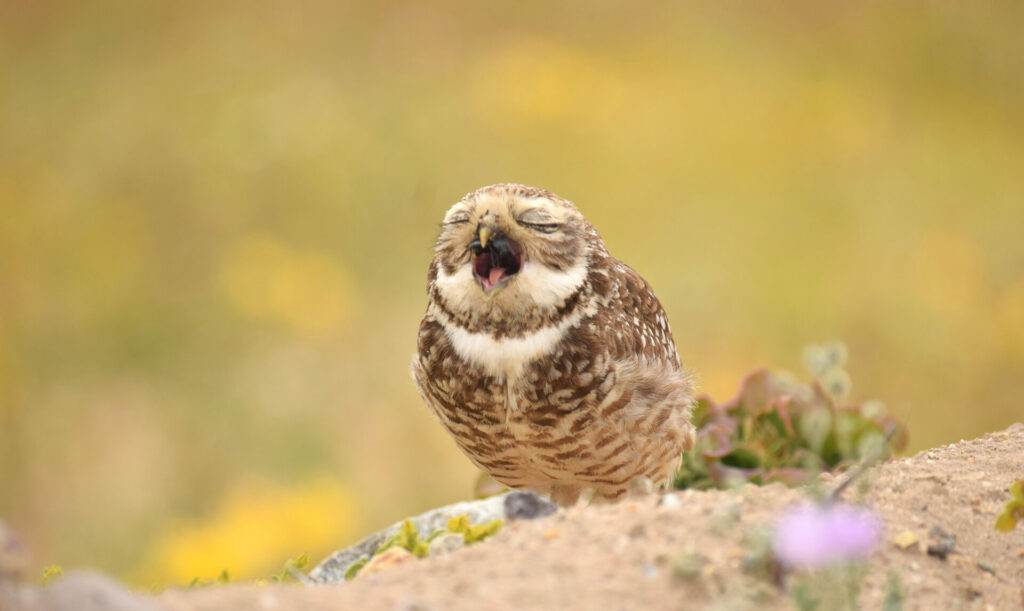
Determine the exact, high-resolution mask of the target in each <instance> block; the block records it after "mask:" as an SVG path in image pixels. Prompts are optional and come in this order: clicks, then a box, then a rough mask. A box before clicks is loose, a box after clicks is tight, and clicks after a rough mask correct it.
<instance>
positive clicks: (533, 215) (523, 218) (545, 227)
mask: <svg viewBox="0 0 1024 611" xmlns="http://www.w3.org/2000/svg"><path fill="white" fill-rule="evenodd" d="M516 221H517V222H518V223H519V224H520V225H522V226H523V227H526V228H527V229H532V230H534V231H539V232H540V233H554V232H556V231H558V223H556V222H555V219H553V218H551V217H550V216H548V215H547V214H544V213H543V212H540V211H538V210H527V211H526V212H524V213H523V214H522V215H520V216H519V218H517V219H516Z"/></svg>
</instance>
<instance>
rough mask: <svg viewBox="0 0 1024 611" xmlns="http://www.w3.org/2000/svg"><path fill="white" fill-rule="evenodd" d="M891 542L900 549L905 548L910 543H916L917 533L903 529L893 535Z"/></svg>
mask: <svg viewBox="0 0 1024 611" xmlns="http://www.w3.org/2000/svg"><path fill="white" fill-rule="evenodd" d="M892 542H893V544H894V545H896V547H898V548H900V549H907V548H908V547H910V546H911V545H916V544H917V542H918V538H917V535H915V534H914V533H913V532H911V531H909V530H905V531H903V532H901V533H900V534H898V535H896V536H895V537H893V539H892Z"/></svg>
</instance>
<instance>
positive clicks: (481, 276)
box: [469, 223, 523, 299]
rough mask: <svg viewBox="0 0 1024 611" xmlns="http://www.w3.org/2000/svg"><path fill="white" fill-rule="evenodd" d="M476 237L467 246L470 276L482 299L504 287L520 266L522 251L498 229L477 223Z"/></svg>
mask: <svg viewBox="0 0 1024 611" xmlns="http://www.w3.org/2000/svg"><path fill="white" fill-rule="evenodd" d="M476 235H477V237H476V239H474V240H473V241H472V242H470V243H469V251H470V253H471V254H472V262H471V264H472V266H473V277H474V278H476V281H477V282H478V283H479V284H480V288H481V289H482V290H483V292H484V298H485V299H490V298H491V297H493V296H494V295H495V294H496V293H497V292H498V291H500V290H501V289H502V288H504V287H505V285H507V284H508V282H509V280H510V279H511V278H512V276H515V275H516V274H518V273H519V270H520V268H522V266H523V250H522V248H521V247H520V246H519V244H517V243H516V242H515V241H514V240H512V239H511V238H509V237H508V236H506V235H505V234H504V233H502V232H501V231H500V230H497V229H494V228H493V227H491V226H490V225H488V224H483V223H481V224H480V226H479V227H478V228H477V233H476Z"/></svg>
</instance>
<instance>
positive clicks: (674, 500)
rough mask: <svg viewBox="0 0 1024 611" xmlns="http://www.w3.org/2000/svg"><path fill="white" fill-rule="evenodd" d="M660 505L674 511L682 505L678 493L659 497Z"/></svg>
mask: <svg viewBox="0 0 1024 611" xmlns="http://www.w3.org/2000/svg"><path fill="white" fill-rule="evenodd" d="M658 504H659V505H660V506H661V507H663V508H665V509H668V510H670V511H675V510H676V509H680V508H681V507H682V506H683V502H682V501H680V500H679V495H678V494H666V495H665V496H663V497H661V502H660V503H658Z"/></svg>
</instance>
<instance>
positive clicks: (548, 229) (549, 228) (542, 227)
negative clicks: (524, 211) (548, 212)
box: [519, 221, 558, 233]
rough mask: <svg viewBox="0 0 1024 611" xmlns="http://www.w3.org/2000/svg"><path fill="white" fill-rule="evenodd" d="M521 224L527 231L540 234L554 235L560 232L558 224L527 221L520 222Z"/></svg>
mask: <svg viewBox="0 0 1024 611" xmlns="http://www.w3.org/2000/svg"><path fill="white" fill-rule="evenodd" d="M519 224H520V225H522V226H523V227H526V228H527V229H532V230H534V231H539V232H540V233H554V232H556V231H558V223H530V222H527V221H519Z"/></svg>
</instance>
